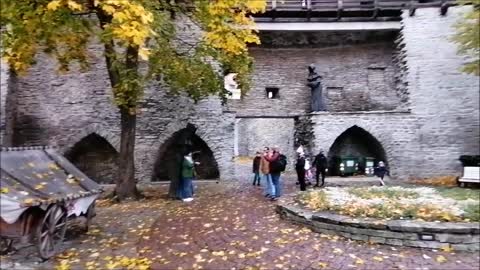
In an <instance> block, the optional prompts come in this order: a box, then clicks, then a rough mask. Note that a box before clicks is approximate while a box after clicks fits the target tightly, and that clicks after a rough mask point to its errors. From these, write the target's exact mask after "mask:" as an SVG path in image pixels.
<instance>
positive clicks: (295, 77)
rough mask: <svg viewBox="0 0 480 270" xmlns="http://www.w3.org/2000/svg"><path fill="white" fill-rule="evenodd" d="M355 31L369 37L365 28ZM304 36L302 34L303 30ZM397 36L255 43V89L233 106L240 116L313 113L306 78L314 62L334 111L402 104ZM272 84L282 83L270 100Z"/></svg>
mask: <svg viewBox="0 0 480 270" xmlns="http://www.w3.org/2000/svg"><path fill="white" fill-rule="evenodd" d="M349 34H350V35H351V36H353V37H356V36H358V35H360V36H361V37H363V35H361V34H360V33H349ZM285 35H288V33H285ZM298 35H299V36H300V37H302V33H299V34H298ZM277 36H279V35H278V34H277V35H275V37H277ZM367 36H368V35H367ZM347 37H348V36H347ZM347 37H346V38H347ZM394 37H395V35H394V34H392V33H390V34H389V35H387V36H382V38H381V39H379V40H375V41H376V43H373V44H372V40H362V39H360V40H359V41H356V42H353V41H351V42H350V43H349V42H345V41H343V42H342V41H341V40H340V39H338V37H337V38H335V36H332V34H330V35H326V36H325V37H324V38H332V39H333V40H332V41H331V42H333V41H335V40H336V41H337V43H336V45H333V44H331V43H329V44H324V43H321V44H315V43H314V42H315V40H314V41H312V43H311V44H310V47H304V46H302V44H303V43H302V42H300V44H296V43H293V44H291V45H290V44H289V45H290V47H285V46H280V47H277V48H270V47H269V46H268V44H267V45H266V47H255V48H252V49H251V54H252V56H253V57H254V59H255V61H254V67H255V70H254V74H253V80H252V82H253V86H252V89H251V90H250V91H249V92H248V93H247V94H246V95H245V96H244V97H243V99H242V100H230V102H229V108H230V109H231V110H233V111H236V112H237V113H238V114H239V115H272V116H273V115H286V114H288V115H295V114H304V113H305V112H309V111H310V100H311V93H310V89H309V88H308V87H307V86H306V78H307V75H308V71H307V66H308V65H310V64H312V63H313V64H316V66H317V69H318V72H319V74H320V75H322V76H323V79H322V83H323V90H324V91H323V92H324V98H325V99H326V103H327V107H328V110H329V111H365V110H393V109H396V108H397V107H399V106H401V97H400V96H399V93H397V91H396V85H395V83H396V82H395V79H394V74H395V67H394V65H393V56H394V51H395V48H394V43H393V41H394ZM386 38H389V39H386ZM318 39H320V40H321V37H318ZM306 40H307V41H309V40H310V39H307V38H306ZM307 41H305V42H307ZM266 87H277V88H279V95H278V98H275V99H268V98H267V93H266Z"/></svg>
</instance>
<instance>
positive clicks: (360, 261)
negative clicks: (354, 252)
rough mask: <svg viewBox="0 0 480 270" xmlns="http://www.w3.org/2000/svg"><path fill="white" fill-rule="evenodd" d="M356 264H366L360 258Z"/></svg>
mask: <svg viewBox="0 0 480 270" xmlns="http://www.w3.org/2000/svg"><path fill="white" fill-rule="evenodd" d="M355 263H356V264H364V263H365V262H364V261H363V260H362V259H360V258H358V259H357V260H356V261H355Z"/></svg>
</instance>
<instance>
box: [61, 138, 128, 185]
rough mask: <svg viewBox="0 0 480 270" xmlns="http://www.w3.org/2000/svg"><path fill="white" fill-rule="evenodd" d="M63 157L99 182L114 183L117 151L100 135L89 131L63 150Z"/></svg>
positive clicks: (117, 157)
mask: <svg viewBox="0 0 480 270" xmlns="http://www.w3.org/2000/svg"><path fill="white" fill-rule="evenodd" d="M65 157H66V158H67V159H68V160H70V162H72V163H73V164H74V165H75V166H76V167H77V168H79V169H80V170H81V171H83V172H84V173H85V174H86V175H87V176H88V177H90V178H91V179H92V180H94V181H96V182H97V183H99V184H114V183H115V182H116V181H115V176H116V171H117V168H118V159H119V154H118V151H117V150H116V149H115V148H114V147H113V146H112V145H111V144H110V143H109V142H108V141H107V140H106V139H105V138H104V137H102V136H100V135H98V134H97V133H90V134H89V135H87V136H85V137H83V138H82V139H81V140H79V141H78V142H77V143H75V144H74V145H73V146H72V147H70V148H69V149H68V150H67V151H66V152H65Z"/></svg>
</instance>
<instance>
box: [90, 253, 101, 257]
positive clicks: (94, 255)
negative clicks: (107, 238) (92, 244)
mask: <svg viewBox="0 0 480 270" xmlns="http://www.w3.org/2000/svg"><path fill="white" fill-rule="evenodd" d="M98 256H100V253H98V252H95V253H92V254H90V256H88V257H91V258H96V257H98Z"/></svg>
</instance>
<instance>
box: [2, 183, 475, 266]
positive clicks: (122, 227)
mask: <svg viewBox="0 0 480 270" xmlns="http://www.w3.org/2000/svg"><path fill="white" fill-rule="evenodd" d="M247 175H248V179H249V178H250V175H249V174H245V175H243V176H239V178H238V179H247ZM285 182H286V190H285V191H286V193H291V192H292V191H294V190H295V189H296V186H295V184H294V182H295V181H294V180H292V178H288V177H287V179H285ZM374 182H375V181H373V183H374ZM327 184H328V185H353V184H357V185H360V184H368V185H371V184H372V180H371V179H360V178H358V179H350V180H348V179H329V180H328V181H327ZM196 186H197V189H196V193H195V200H194V201H193V202H189V203H183V202H181V201H172V200H169V199H167V198H166V196H165V194H166V193H167V188H168V186H166V185H155V186H152V187H148V188H145V190H144V191H145V194H146V195H147V199H145V200H141V201H135V202H124V203H121V204H111V203H109V202H108V201H100V202H99V203H98V207H97V217H96V218H95V219H94V220H93V226H92V229H91V231H90V232H89V233H87V234H85V233H83V232H82V231H81V228H80V227H78V226H72V227H71V228H72V229H69V232H68V235H67V239H66V242H65V243H64V245H63V247H62V248H63V250H64V252H62V253H60V254H58V256H57V257H55V258H53V259H51V260H49V261H46V262H41V261H40V260H39V259H38V256H37V253H36V249H35V248H33V247H29V248H21V249H19V250H18V251H17V252H16V253H13V254H10V255H7V256H1V257H0V259H1V264H0V268H1V269H22V270H23V269H54V268H56V269H63V270H67V269H123V268H122V266H123V267H125V268H127V267H130V268H129V269H135V270H136V269H144V268H143V267H148V266H149V265H150V263H151V267H152V268H153V269H168V270H170V269H194V268H199V269H200V268H203V269H232V268H235V269H249V268H255V269H259V268H263V269H282V268H283V269H382V270H388V269H442V270H443V269H459V270H464V269H478V267H479V256H478V254H475V253H460V252H459V253H456V252H455V251H454V252H453V253H452V252H450V253H447V252H444V251H435V250H425V249H415V248H393V247H390V246H381V245H370V244H368V243H363V242H356V241H350V240H347V239H343V238H340V237H333V236H327V235H321V234H317V233H313V232H310V231H309V230H308V229H305V228H303V227H301V226H296V225H293V224H291V223H289V222H287V221H284V220H280V219H279V218H278V215H277V214H276V213H275V211H274V208H275V204H276V202H270V201H268V200H266V199H265V198H264V197H263V196H262V194H261V193H262V190H261V189H260V188H259V187H256V186H255V187H253V186H251V184H250V183H246V182H244V183H242V182H223V183H220V184H216V183H215V182H207V183H205V182H201V183H199V182H197V183H196ZM147 258H148V259H149V260H147Z"/></svg>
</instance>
